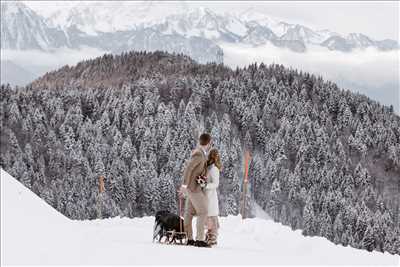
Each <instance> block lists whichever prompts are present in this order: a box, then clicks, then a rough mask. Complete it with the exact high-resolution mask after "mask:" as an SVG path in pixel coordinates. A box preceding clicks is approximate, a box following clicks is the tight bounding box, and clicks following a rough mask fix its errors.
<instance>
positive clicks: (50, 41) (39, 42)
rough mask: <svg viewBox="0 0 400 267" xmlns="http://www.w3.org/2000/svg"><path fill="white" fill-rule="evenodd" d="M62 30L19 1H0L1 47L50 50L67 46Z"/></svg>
mask: <svg viewBox="0 0 400 267" xmlns="http://www.w3.org/2000/svg"><path fill="white" fill-rule="evenodd" d="M67 43H68V42H67V38H66V35H65V34H64V32H63V31H61V30H60V29H57V28H52V27H50V26H49V25H48V24H47V23H46V22H45V19H44V18H43V17H41V16H39V15H38V14H37V13H36V12H34V11H33V10H32V9H30V8H29V7H27V6H26V5H24V4H23V3H21V2H12V1H4V2H1V48H2V49H21V50H24V49H40V50H46V51H47V50H50V49H53V48H58V47H62V46H67Z"/></svg>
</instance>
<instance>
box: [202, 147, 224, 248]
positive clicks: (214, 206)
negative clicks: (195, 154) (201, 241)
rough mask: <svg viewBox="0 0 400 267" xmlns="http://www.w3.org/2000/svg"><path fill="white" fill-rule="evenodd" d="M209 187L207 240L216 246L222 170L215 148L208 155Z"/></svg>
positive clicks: (207, 188)
mask: <svg viewBox="0 0 400 267" xmlns="http://www.w3.org/2000/svg"><path fill="white" fill-rule="evenodd" d="M207 168H208V170H207V186H206V188H205V192H206V195H207V198H208V219H207V235H206V240H207V242H208V244H209V245H216V244H217V238H218V228H219V222H218V215H219V207H218V194H217V188H218V185H219V172H220V170H221V160H220V156H219V152H218V150H217V149H215V148H213V149H211V150H210V152H209V154H208V160H207Z"/></svg>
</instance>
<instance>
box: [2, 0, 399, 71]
mask: <svg viewBox="0 0 400 267" xmlns="http://www.w3.org/2000/svg"><path fill="white" fill-rule="evenodd" d="M12 4H14V3H12ZM12 4H9V5H12ZM18 5H19V8H20V9H23V6H22V5H23V4H22V3H18ZM160 5H161V7H159V6H158V5H157V4H156V3H145V4H143V3H141V2H135V3H124V2H122V3H121V5H119V4H118V3H113V4H109V3H100V5H95V4H94V3H86V4H84V5H82V6H75V7H73V8H70V9H65V10H58V11H56V12H55V13H54V14H53V15H52V16H51V15H50V16H49V17H47V19H46V20H45V21H42V23H46V26H47V27H48V28H49V31H55V33H54V34H55V35H56V37H52V38H53V39H55V40H58V42H59V43H60V44H61V45H64V46H72V47H75V48H76V47H79V45H81V44H80V43H78V44H70V43H68V40H69V39H74V38H75V39H77V37H83V39H93V38H94V37H97V39H96V43H100V44H102V43H104V42H105V40H104V39H103V37H104V34H111V33H114V34H115V35H114V37H113V38H115V39H117V38H118V36H120V34H118V32H125V33H126V34H129V32H130V31H136V32H137V31H140V30H144V32H146V31H147V32H148V31H149V30H150V31H156V32H158V34H159V37H158V38H159V39H165V37H164V36H165V35H169V36H171V35H174V34H175V35H177V36H179V38H188V39H189V38H190V37H197V38H203V39H204V40H208V42H213V43H214V44H213V45H214V46H218V42H230V43H244V44H250V45H253V46H260V45H264V44H267V43H271V44H273V45H275V46H277V47H280V48H288V49H290V50H292V51H295V52H305V51H307V49H310V47H311V46H312V45H318V46H322V47H326V48H327V49H329V50H335V51H341V52H351V51H352V50H354V49H365V48H367V47H372V48H376V49H378V50H381V51H388V50H394V49H399V44H398V43H397V42H396V41H394V40H390V39H388V40H381V41H378V40H373V39H372V38H370V37H368V36H365V35H363V34H358V33H352V34H349V35H348V36H342V35H340V34H338V33H335V32H332V31H329V30H313V29H311V28H309V27H307V26H304V25H300V24H291V23H287V22H284V21H280V20H277V19H273V18H271V17H269V16H267V15H265V14H263V13H259V12H256V11H254V10H246V11H244V12H242V13H239V14H235V13H229V12H226V13H224V14H219V13H216V12H214V11H212V10H211V9H209V8H203V7H199V8H187V7H185V6H184V5H182V7H181V8H180V9H179V10H174V9H173V8H172V7H168V5H166V4H165V3H164V4H161V3H160ZM105 8H107V12H104V9H105ZM163 8H164V9H166V10H165V12H163V11H164V10H163ZM2 9H3V8H2ZM152 12H154V14H152ZM157 14H158V16H156V15H157ZM7 17H10V15H8V14H3V16H2V24H4V25H6V24H11V23H9V22H8V20H10V19H7ZM11 26H12V24H11ZM71 27H73V28H75V29H76V30H77V31H75V32H76V34H75V35H72V36H67V32H68V31H69V30H68V29H69V28H71ZM254 29H257V31H256V33H257V38H255V37H254V33H255V31H254ZM6 30H7V31H8V32H11V31H12V30H14V31H15V30H18V29H11V30H9V29H8V26H7V27H4V31H5V32H6ZM271 33H273V34H271ZM25 34H27V33H25ZM250 35H253V37H250ZM39 37H40V35H39ZM39 37H38V38H39ZM120 42H123V40H121V41H120ZM178 42H179V41H178ZM204 42H205V41H203V43H204ZM2 43H3V42H2ZM4 43H5V44H2V48H13V49H20V48H22V49H25V47H21V46H20V45H18V43H21V41H19V40H16V41H15V40H13V39H12V38H6V40H5V42H4ZM60 44H57V45H53V44H52V43H49V46H50V48H54V47H58V46H60ZM159 46H160V45H159ZM170 46H171V45H170ZM31 48H39V49H43V47H42V46H32V47H31ZM145 48H147V47H143V49H145ZM47 49H49V48H47ZM174 49H175V50H174V51H172V50H167V51H168V52H179V51H178V50H179V48H176V47H175V48H174ZM207 49H209V48H207ZM187 50H188V49H187ZM116 51H120V50H118V49H116ZM191 56H192V57H193V58H196V56H195V55H192V54H191ZM203 57H205V58H206V56H204V54H203ZM215 58H218V56H216V55H215V56H214V59H215ZM202 63H206V61H202Z"/></svg>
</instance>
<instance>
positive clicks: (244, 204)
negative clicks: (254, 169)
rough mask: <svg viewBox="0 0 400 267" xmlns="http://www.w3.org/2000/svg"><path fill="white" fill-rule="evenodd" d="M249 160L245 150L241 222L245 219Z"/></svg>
mask: <svg viewBox="0 0 400 267" xmlns="http://www.w3.org/2000/svg"><path fill="white" fill-rule="evenodd" d="M249 160H250V152H249V151H248V150H246V152H245V154H244V176H243V200H242V212H241V213H242V220H243V219H245V218H246V195H247V185H248V182H249V180H248V175H249Z"/></svg>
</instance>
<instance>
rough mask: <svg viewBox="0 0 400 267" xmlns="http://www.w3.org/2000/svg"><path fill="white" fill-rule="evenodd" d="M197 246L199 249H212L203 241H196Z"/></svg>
mask: <svg viewBox="0 0 400 267" xmlns="http://www.w3.org/2000/svg"><path fill="white" fill-rule="evenodd" d="M195 246H196V247H199V248H210V247H211V246H210V245H209V244H208V243H207V242H206V241H202V240H196V242H195Z"/></svg>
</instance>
